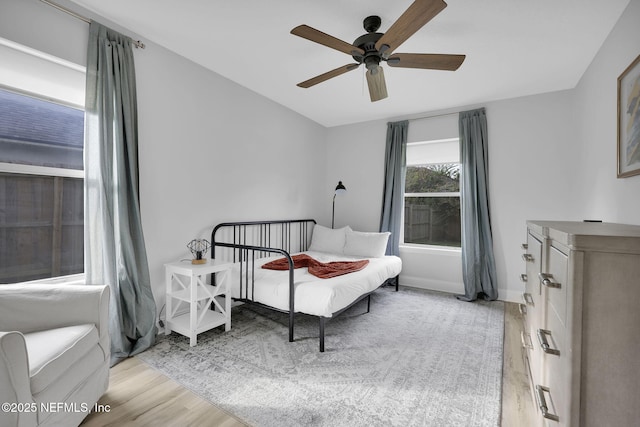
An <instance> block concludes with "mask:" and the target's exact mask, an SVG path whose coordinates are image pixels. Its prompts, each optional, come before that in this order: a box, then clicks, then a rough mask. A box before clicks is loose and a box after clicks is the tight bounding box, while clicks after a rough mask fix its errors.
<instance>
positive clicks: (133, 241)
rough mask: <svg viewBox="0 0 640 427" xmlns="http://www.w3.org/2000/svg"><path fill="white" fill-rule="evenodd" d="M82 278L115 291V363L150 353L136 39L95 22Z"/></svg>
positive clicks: (151, 312)
mask: <svg viewBox="0 0 640 427" xmlns="http://www.w3.org/2000/svg"><path fill="white" fill-rule="evenodd" d="M84 153H85V158H84V163H85V166H84V168H85V211H84V212H85V275H86V279H87V283H88V284H108V285H109V286H110V287H111V301H110V308H109V310H110V313H109V317H110V319H109V328H110V336H111V361H112V364H115V363H117V362H118V361H119V360H121V359H123V358H126V357H129V356H132V355H134V354H137V353H139V352H141V351H143V350H145V349H146V348H148V347H150V346H151V345H152V344H153V343H154V340H155V335H156V332H157V331H156V326H155V319H156V306H155V302H154V299H153V294H152V292H151V284H150V278H149V267H148V262H147V255H146V249H145V244H144V236H143V233H142V225H141V217H140V204H139V187H138V117H137V99H136V82H135V68H134V61H133V50H132V40H131V39H130V38H129V37H126V36H123V35H122V34H119V33H117V32H116V31H113V30H111V29H109V28H107V27H105V26H103V25H101V24H99V23H97V22H91V24H90V28H89V45H88V49H87V87H86V105H85V150H84Z"/></svg>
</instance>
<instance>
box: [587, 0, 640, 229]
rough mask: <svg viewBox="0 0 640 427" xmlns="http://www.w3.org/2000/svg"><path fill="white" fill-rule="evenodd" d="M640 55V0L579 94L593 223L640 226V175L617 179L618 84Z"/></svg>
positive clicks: (589, 214) (601, 53)
mask: <svg viewBox="0 0 640 427" xmlns="http://www.w3.org/2000/svg"><path fill="white" fill-rule="evenodd" d="M638 55H640V0H631V2H630V3H629V6H628V7H627V9H626V11H625V12H624V14H623V15H622V17H621V18H620V20H619V21H618V23H617V25H616V26H615V28H614V29H613V30H612V31H611V33H610V34H609V37H608V38H607V39H606V41H605V42H604V43H603V45H602V48H601V49H600V51H599V52H598V54H597V56H596V57H595V58H594V60H593V61H592V63H591V65H590V66H589V68H588V70H587V72H586V73H585V74H584V75H583V76H582V79H581V80H580V83H579V84H578V86H577V88H576V90H575V96H576V102H575V105H576V115H577V117H578V121H579V122H578V126H577V128H578V129H579V131H580V134H579V138H577V146H576V153H578V154H579V155H580V162H579V163H580V169H581V173H580V175H581V185H580V189H581V190H582V192H583V194H582V198H583V199H584V201H585V205H584V212H585V214H584V215H585V216H586V217H589V218H598V219H602V220H604V221H610V222H621V223H628V224H640V175H636V176H633V177H629V178H621V179H618V178H616V171H617V163H616V143H617V139H616V132H617V125H616V123H617V79H618V76H619V75H620V74H621V73H622V72H623V71H624V70H625V69H626V68H627V67H628V66H629V64H631V62H633V60H634V59H635V58H637V56H638Z"/></svg>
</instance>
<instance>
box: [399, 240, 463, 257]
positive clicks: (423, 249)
mask: <svg viewBox="0 0 640 427" xmlns="http://www.w3.org/2000/svg"><path fill="white" fill-rule="evenodd" d="M400 252H405V253H416V254H417V253H420V254H438V255H451V256H460V254H461V253H462V249H461V248H455V247H451V246H433V245H416V244H411V243H402V244H400Z"/></svg>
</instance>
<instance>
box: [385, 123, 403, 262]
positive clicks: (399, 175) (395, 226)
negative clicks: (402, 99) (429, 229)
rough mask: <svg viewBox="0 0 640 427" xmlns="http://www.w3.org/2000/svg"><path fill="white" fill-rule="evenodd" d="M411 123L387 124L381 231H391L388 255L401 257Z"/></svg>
mask: <svg viewBox="0 0 640 427" xmlns="http://www.w3.org/2000/svg"><path fill="white" fill-rule="evenodd" d="M408 129H409V121H408V120H403V121H401V122H390V123H387V147H386V150H385V155H384V159H385V167H384V191H383V197H382V215H381V217H380V231H389V232H391V236H389V241H388V243H387V252H386V253H387V255H399V254H400V250H399V245H400V227H401V226H402V222H401V221H402V206H403V198H404V179H405V174H406V169H407V166H406V165H407V131H408Z"/></svg>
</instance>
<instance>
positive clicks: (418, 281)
mask: <svg viewBox="0 0 640 427" xmlns="http://www.w3.org/2000/svg"><path fill="white" fill-rule="evenodd" d="M400 284H401V285H402V286H409V287H412V288H419V289H427V290H431V291H440V292H448V293H451V294H464V285H463V284H462V283H457V282H447V281H444V280H433V279H425V278H424V277H415V276H405V275H403V274H401V275H400Z"/></svg>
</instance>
